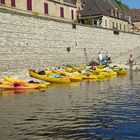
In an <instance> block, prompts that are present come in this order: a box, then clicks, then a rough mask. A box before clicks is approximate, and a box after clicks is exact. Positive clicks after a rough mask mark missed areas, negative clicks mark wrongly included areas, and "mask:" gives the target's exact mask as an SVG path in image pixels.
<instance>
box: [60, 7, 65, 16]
mask: <svg viewBox="0 0 140 140" xmlns="http://www.w3.org/2000/svg"><path fill="white" fill-rule="evenodd" d="M60 17H64V8H63V7H60Z"/></svg>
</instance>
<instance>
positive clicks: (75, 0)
mask: <svg viewBox="0 0 140 140" xmlns="http://www.w3.org/2000/svg"><path fill="white" fill-rule="evenodd" d="M64 2H67V3H70V4H74V5H76V2H77V0H64Z"/></svg>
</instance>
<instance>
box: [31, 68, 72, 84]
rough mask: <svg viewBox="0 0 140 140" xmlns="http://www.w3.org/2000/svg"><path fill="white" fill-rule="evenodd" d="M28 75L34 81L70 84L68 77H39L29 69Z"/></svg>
mask: <svg viewBox="0 0 140 140" xmlns="http://www.w3.org/2000/svg"><path fill="white" fill-rule="evenodd" d="M29 74H30V76H31V77H34V78H36V79H40V80H43V81H48V82H51V83H70V79H69V78H68V77H61V78H55V77H52V76H47V75H40V74H38V73H37V72H35V71H34V70H31V69H30V70H29Z"/></svg>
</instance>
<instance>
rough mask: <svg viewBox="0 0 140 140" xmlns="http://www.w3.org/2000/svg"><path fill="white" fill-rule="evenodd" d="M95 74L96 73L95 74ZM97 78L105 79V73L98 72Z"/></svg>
mask: <svg viewBox="0 0 140 140" xmlns="http://www.w3.org/2000/svg"><path fill="white" fill-rule="evenodd" d="M95 75H96V74H95ZM96 77H97V79H105V75H104V74H102V73H100V74H97V75H96Z"/></svg>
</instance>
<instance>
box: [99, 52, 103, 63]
mask: <svg viewBox="0 0 140 140" xmlns="http://www.w3.org/2000/svg"><path fill="white" fill-rule="evenodd" d="M102 60H103V56H102V54H101V53H100V52H99V53H98V61H99V64H100V65H101V64H102Z"/></svg>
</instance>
